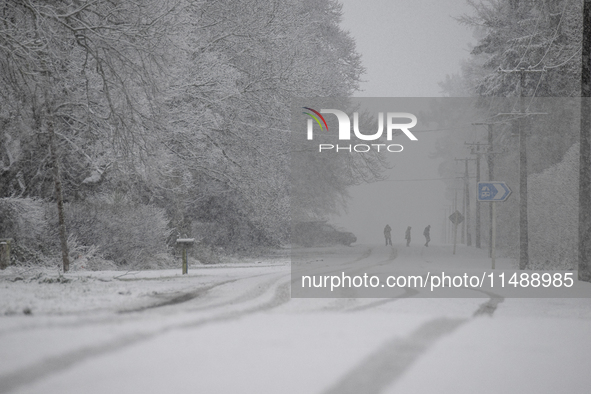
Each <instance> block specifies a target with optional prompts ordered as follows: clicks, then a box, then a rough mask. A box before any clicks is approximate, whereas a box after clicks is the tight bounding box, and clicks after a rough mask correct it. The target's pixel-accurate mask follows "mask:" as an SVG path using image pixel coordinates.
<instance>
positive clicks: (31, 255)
mask: <svg viewBox="0 0 591 394" xmlns="http://www.w3.org/2000/svg"><path fill="white" fill-rule="evenodd" d="M46 236H47V224H46V221H45V211H44V209H43V204H42V203H41V202H40V201H39V200H34V199H31V198H14V197H7V198H0V238H12V239H14V245H12V248H11V250H12V253H11V255H12V258H13V259H16V260H19V261H24V260H37V253H36V252H39V251H41V250H42V249H43V243H44V239H45V238H46Z"/></svg>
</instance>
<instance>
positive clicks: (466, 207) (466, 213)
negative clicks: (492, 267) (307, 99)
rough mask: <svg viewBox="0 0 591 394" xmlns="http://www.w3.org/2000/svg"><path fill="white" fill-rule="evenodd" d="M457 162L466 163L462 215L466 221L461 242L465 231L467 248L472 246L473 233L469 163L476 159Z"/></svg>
mask: <svg viewBox="0 0 591 394" xmlns="http://www.w3.org/2000/svg"><path fill="white" fill-rule="evenodd" d="M454 160H455V161H456V162H457V161H464V163H465V164H464V166H465V167H464V176H463V179H464V199H463V200H464V201H463V204H462V208H463V209H462V215H464V218H465V220H464V221H463V222H462V240H461V242H462V243H464V231H465V232H466V238H465V243H466V246H472V233H471V232H470V174H469V173H468V161H469V160H475V159H469V158H466V159H454Z"/></svg>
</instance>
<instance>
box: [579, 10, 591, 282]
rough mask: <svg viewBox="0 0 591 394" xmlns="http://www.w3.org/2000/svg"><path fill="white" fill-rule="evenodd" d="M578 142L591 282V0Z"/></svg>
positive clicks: (583, 247) (583, 270) (582, 238)
mask: <svg viewBox="0 0 591 394" xmlns="http://www.w3.org/2000/svg"><path fill="white" fill-rule="evenodd" d="M582 53H583V54H582V61H581V130H580V142H579V145H580V147H579V149H580V150H579V153H580V156H579V157H580V158H579V160H580V161H579V264H578V271H579V280H584V281H587V282H591V264H590V261H589V260H590V259H591V98H590V97H591V0H585V2H584V4H583V48H582Z"/></svg>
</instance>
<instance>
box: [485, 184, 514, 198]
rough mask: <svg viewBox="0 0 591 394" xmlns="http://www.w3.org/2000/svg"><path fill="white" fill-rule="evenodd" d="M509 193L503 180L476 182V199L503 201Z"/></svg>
mask: <svg viewBox="0 0 591 394" xmlns="http://www.w3.org/2000/svg"><path fill="white" fill-rule="evenodd" d="M510 194H511V189H509V187H508V186H507V184H506V183H505V182H478V201H505V200H506V199H507V197H509V195H510Z"/></svg>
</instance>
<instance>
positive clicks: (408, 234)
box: [404, 226, 411, 246]
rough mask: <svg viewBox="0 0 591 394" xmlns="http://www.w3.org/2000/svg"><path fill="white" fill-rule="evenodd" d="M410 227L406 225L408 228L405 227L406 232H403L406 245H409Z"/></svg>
mask: <svg viewBox="0 0 591 394" xmlns="http://www.w3.org/2000/svg"><path fill="white" fill-rule="evenodd" d="M410 229H411V227H410V226H408V228H407V229H406V233H405V234H404V239H406V246H409V245H410Z"/></svg>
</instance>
